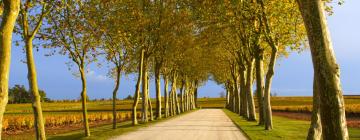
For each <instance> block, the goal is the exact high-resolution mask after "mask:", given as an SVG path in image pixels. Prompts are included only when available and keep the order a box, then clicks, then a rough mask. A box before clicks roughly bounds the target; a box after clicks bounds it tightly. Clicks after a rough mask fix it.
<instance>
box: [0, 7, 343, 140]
mask: <svg viewBox="0 0 360 140" xmlns="http://www.w3.org/2000/svg"><path fill="white" fill-rule="evenodd" d="M327 2H329V1H327ZM2 3H3V13H2V14H3V16H2V20H1V22H2V23H1V28H0V30H1V32H0V33H1V34H0V38H1V40H0V45H1V50H0V57H1V59H0V65H1V69H0V85H1V86H0V92H1V93H0V95H1V96H0V99H1V100H0V104H1V108H0V122H2V116H3V113H4V111H5V106H6V104H7V101H8V76H9V64H10V49H11V44H12V38H11V37H12V33H13V29H14V28H15V33H17V34H18V35H20V36H21V37H22V39H23V45H24V49H25V52H26V63H27V65H28V74H29V76H28V79H29V87H30V92H31V94H32V97H33V98H32V101H33V104H32V105H33V110H34V118H35V119H34V120H35V123H34V124H35V132H36V137H37V139H46V136H45V127H44V122H43V117H42V110H41V102H40V101H41V100H40V95H39V90H38V85H37V76H36V68H35V60H34V58H33V52H32V51H33V48H34V46H33V41H34V40H35V39H36V40H40V41H39V42H40V43H39V44H36V46H37V47H39V46H42V47H43V48H45V49H50V50H52V51H53V52H58V53H59V54H61V55H65V56H67V57H68V58H69V59H70V61H71V63H68V64H69V66H70V67H72V68H76V70H77V71H78V76H79V77H80V79H81V83H82V91H81V101H82V111H83V123H84V130H85V135H86V136H90V130H89V124H88V115H87V106H86V101H87V100H86V99H87V95H86V94H87V84H86V83H87V82H86V81H87V79H86V74H87V69H88V68H87V66H88V65H89V64H91V63H98V60H99V59H101V58H102V57H103V58H104V59H106V60H107V62H108V63H109V65H110V66H111V68H110V70H109V73H110V75H111V76H112V77H113V78H114V90H113V93H112V98H113V114H114V117H113V118H114V120H113V128H114V129H115V128H116V103H115V101H116V97H117V93H118V90H119V85H120V79H121V76H122V75H123V74H131V73H135V74H137V75H138V76H137V83H136V85H135V87H136V88H135V89H136V90H135V93H134V104H133V113H132V114H133V116H132V120H133V124H134V125H136V124H138V120H137V119H138V117H137V116H136V115H137V113H136V112H137V108H138V105H139V104H140V101H141V105H142V107H141V111H142V118H141V121H142V122H144V123H146V122H148V121H149V120H150V121H151V120H154V119H161V118H162V117H163V116H165V117H168V116H173V115H176V114H180V113H182V112H185V111H188V110H191V109H194V108H195V107H196V98H197V88H198V87H199V86H200V85H201V84H202V83H203V82H205V81H207V80H208V78H209V77H210V78H212V79H213V80H215V81H217V82H218V83H219V84H223V85H224V87H225V88H226V90H227V101H228V102H227V107H228V108H229V109H230V110H232V111H234V112H236V113H238V114H239V115H241V116H243V117H245V118H247V119H248V120H249V121H255V120H256V119H258V121H259V124H260V125H264V127H265V129H266V130H271V129H272V128H273V124H272V118H271V116H272V113H271V105H270V91H271V81H272V77H273V76H274V70H275V69H274V68H275V64H276V60H277V58H278V57H284V56H287V54H288V53H289V52H290V51H299V50H301V49H303V48H301V47H300V46H302V45H305V44H306V43H309V46H310V50H311V53H312V58H313V64H314V72H315V74H314V111H313V119H312V125H311V128H310V130H309V137H308V138H309V139H320V137H321V136H322V137H323V139H348V134H347V128H346V121H345V113H344V102H343V98H342V93H341V88H340V86H339V85H340V82H339V74H338V73H339V69H338V66H337V64H336V61H335V57H334V54H333V51H332V46H331V41H330V37H329V35H328V29H327V27H326V20H325V8H324V2H323V1H322V0H298V1H296V2H295V1H288V0H280V1H276V2H275V1H265V0H241V1H237V0H222V1H187V0H177V1H172V0H170V1H164V0H153V1H148V0H139V1H133V0H122V1H118V0H106V1H105V0H88V1H82V0H61V1H60V0H49V1H30V0H24V1H20V0H2ZM299 9H300V10H299ZM19 12H20V16H19V18H17V16H18V13H19ZM16 19H17V22H16ZM16 23H17V24H16ZM306 39H307V40H306ZM305 46H307V45H305ZM264 71H266V73H265V74H264ZM151 78H154V79H155V80H154V81H155V86H156V88H155V89H156V107H155V109H156V111H155V115H154V113H153V109H152V108H153V107H152V106H151V102H150V97H149V95H150V94H149V82H150V79H151ZM161 80H162V81H164V86H163V87H164V89H161V85H160V84H161ZM254 83H256V94H255V95H256V96H257V99H258V100H257V103H255V100H254V97H253V93H252V87H253V84H254ZM162 91H163V95H164V100H165V101H164V102H165V107H162V106H161V105H162V104H161V102H162V101H161V99H162V98H161V96H162V93H161V92H162ZM140 98H141V100H140ZM255 104H257V106H258V112H259V117H256V109H255ZM162 109H164V112H165V114H162V112H163V110H162ZM321 126H322V127H321Z"/></svg>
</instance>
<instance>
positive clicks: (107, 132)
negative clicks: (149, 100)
mask: <svg viewBox="0 0 360 140" xmlns="http://www.w3.org/2000/svg"><path fill="white" fill-rule="evenodd" d="M193 111H196V110H192V111H188V112H184V113H182V114H179V115H176V116H172V117H168V118H163V119H160V120H154V121H150V122H149V123H146V124H145V123H140V124H139V125H136V126H133V125H132V122H131V121H126V122H122V123H118V124H117V129H112V124H110V125H104V126H100V127H94V128H91V129H90V131H91V136H90V137H85V136H84V130H77V131H73V132H70V133H64V134H58V135H54V136H50V137H49V138H48V139H49V140H107V139H109V138H112V137H115V136H119V135H122V134H124V133H128V132H132V131H135V130H138V129H140V128H144V127H148V126H151V125H154V124H156V123H159V122H163V121H166V120H170V119H174V118H177V117H180V116H182V115H185V114H188V113H190V112H193Z"/></svg>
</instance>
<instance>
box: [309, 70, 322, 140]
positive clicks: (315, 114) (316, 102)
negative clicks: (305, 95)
mask: <svg viewBox="0 0 360 140" xmlns="http://www.w3.org/2000/svg"><path fill="white" fill-rule="evenodd" d="M315 77H316V76H314V83H313V84H314V85H313V109H312V115H311V124H310V128H309V131H308V135H307V140H320V139H321V133H322V132H321V131H322V128H321V120H320V98H319V87H318V86H317V83H316V81H317V80H316V79H315Z"/></svg>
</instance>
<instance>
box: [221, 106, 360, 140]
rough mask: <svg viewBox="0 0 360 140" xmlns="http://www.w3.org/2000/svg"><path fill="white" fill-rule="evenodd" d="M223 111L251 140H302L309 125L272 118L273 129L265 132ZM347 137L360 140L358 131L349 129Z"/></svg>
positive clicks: (307, 122) (303, 122)
mask: <svg viewBox="0 0 360 140" xmlns="http://www.w3.org/2000/svg"><path fill="white" fill-rule="evenodd" d="M223 111H224V112H225V114H226V115H227V116H229V117H230V119H231V120H232V121H233V122H234V123H235V124H236V125H237V126H238V127H239V128H240V129H241V130H242V131H243V132H244V133H246V135H247V136H248V137H249V138H250V139H252V140H264V139H266V140H279V139H284V140H285V139H286V140H304V139H306V136H307V131H308V128H309V125H310V122H309V121H302V120H294V119H288V118H284V117H279V116H273V124H274V129H273V130H271V131H266V130H264V126H259V125H258V123H257V122H249V121H247V120H245V119H243V118H242V117H240V116H239V115H238V114H236V113H233V112H231V111H229V110H227V109H223ZM349 135H350V139H351V140H360V129H358V128H349Z"/></svg>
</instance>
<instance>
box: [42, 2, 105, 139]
mask: <svg viewBox="0 0 360 140" xmlns="http://www.w3.org/2000/svg"><path fill="white" fill-rule="evenodd" d="M53 4H54V5H55V6H57V7H56V8H55V10H52V11H51V13H50V16H49V17H48V18H47V20H48V24H49V27H48V28H46V29H45V31H46V38H47V39H49V40H50V43H49V44H46V45H45V47H47V48H54V49H58V50H59V53H60V54H62V55H68V57H69V58H70V59H71V61H72V62H73V63H72V64H75V65H76V68H77V71H78V73H79V74H77V76H79V77H80V78H81V84H82V91H81V104H82V113H83V124H84V129H85V136H90V129H89V122H88V114H87V106H86V98H87V82H86V73H87V71H88V69H87V65H88V64H89V63H91V62H94V61H96V57H95V56H96V55H95V54H96V47H97V46H98V44H99V40H98V39H97V38H96V37H94V32H93V30H92V28H91V26H90V24H89V23H88V22H87V20H86V19H85V17H86V16H85V14H86V12H85V11H84V8H85V6H84V5H85V4H86V3H83V2H81V1H73V0H69V1H56V2H54V3H53ZM69 65H70V66H71V64H70V63H69Z"/></svg>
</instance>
